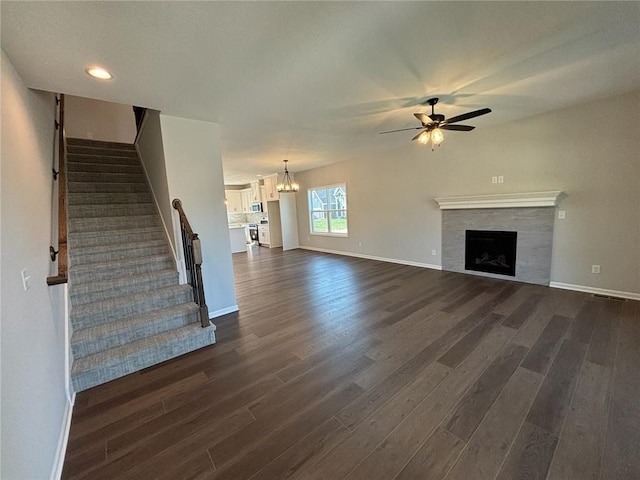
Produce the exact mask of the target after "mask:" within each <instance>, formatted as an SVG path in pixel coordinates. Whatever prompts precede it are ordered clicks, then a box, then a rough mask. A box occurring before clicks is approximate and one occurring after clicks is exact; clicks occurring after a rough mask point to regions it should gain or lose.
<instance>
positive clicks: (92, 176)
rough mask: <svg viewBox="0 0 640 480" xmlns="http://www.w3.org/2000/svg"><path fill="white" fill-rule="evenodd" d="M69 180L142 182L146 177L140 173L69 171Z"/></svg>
mask: <svg viewBox="0 0 640 480" xmlns="http://www.w3.org/2000/svg"><path fill="white" fill-rule="evenodd" d="M67 177H68V178H69V181H70V182H86V183H89V182H96V183H144V184H145V186H146V181H147V179H146V177H145V176H144V175H143V174H142V173H83V172H69V173H68V174H67Z"/></svg>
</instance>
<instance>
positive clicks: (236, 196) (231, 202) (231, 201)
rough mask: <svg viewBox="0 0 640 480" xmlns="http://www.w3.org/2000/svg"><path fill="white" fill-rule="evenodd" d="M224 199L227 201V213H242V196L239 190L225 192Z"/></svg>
mask: <svg viewBox="0 0 640 480" xmlns="http://www.w3.org/2000/svg"><path fill="white" fill-rule="evenodd" d="M224 196H225V199H226V200H227V213H242V212H243V210H242V195H241V194H240V190H225V191H224Z"/></svg>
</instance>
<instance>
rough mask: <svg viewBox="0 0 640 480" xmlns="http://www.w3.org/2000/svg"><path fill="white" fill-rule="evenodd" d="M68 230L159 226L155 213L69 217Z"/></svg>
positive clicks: (87, 230)
mask: <svg viewBox="0 0 640 480" xmlns="http://www.w3.org/2000/svg"><path fill="white" fill-rule="evenodd" d="M68 226H69V232H71V233H76V232H95V231H106V230H122V229H127V228H136V227H159V226H160V218H159V217H158V216H157V215H147V216H143V217H139V216H130V217H102V218H101V217H98V218H70V219H69V223H68Z"/></svg>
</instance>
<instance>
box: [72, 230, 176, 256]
mask: <svg viewBox="0 0 640 480" xmlns="http://www.w3.org/2000/svg"><path fill="white" fill-rule="evenodd" d="M165 238H166V236H165V232H164V230H162V229H160V228H154V229H150V230H138V229H135V228H132V229H129V230H115V229H114V230H111V231H108V232H89V233H87V234H85V235H83V234H82V233H77V234H75V235H72V236H70V237H69V247H70V250H69V252H72V251H73V249H74V248H84V247H92V246H96V245H117V244H124V243H132V242H142V241H155V240H162V239H165Z"/></svg>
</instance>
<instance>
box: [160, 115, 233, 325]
mask: <svg viewBox="0 0 640 480" xmlns="http://www.w3.org/2000/svg"><path fill="white" fill-rule="evenodd" d="M160 124H161V126H162V143H163V148H164V157H165V164H166V169H167V183H168V187H169V195H170V198H172V199H173V198H179V199H180V200H182V206H183V208H184V211H185V213H186V215H187V217H188V218H189V223H190V224H191V227H192V228H193V230H194V231H195V232H196V233H198V234H199V235H200V241H201V244H202V256H203V264H202V276H203V278H204V287H205V297H206V300H207V305H208V306H209V314H210V316H216V315H221V314H224V313H229V312H231V311H235V310H237V305H236V294H235V284H234V277H233V264H232V262H231V244H230V240H229V227H228V224H227V208H226V206H225V204H224V180H223V177H222V157H221V154H220V128H219V126H218V124H216V123H210V122H201V121H197V120H189V119H186V118H178V117H172V116H169V115H164V114H160ZM173 218H174V232H176V233H178V232H179V226H178V224H177V223H176V220H177V213H174V215H173ZM178 254H179V255H180V254H181V252H178Z"/></svg>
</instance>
